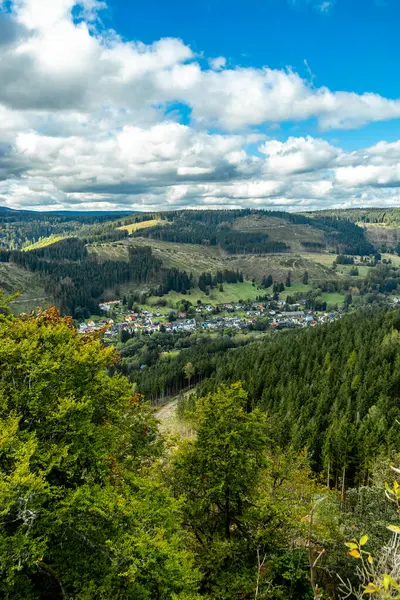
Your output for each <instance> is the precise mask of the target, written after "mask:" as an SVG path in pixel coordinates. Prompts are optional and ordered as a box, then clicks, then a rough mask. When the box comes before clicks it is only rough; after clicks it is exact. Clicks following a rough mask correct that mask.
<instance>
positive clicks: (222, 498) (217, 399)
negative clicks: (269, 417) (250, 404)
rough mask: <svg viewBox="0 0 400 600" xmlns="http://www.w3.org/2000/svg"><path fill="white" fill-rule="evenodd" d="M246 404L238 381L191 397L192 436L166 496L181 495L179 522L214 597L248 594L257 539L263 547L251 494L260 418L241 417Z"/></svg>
mask: <svg viewBox="0 0 400 600" xmlns="http://www.w3.org/2000/svg"><path fill="white" fill-rule="evenodd" d="M246 405H247V394H246V392H245V391H244V390H243V388H242V386H241V384H240V383H235V384H233V385H231V386H221V387H220V388H219V389H218V391H217V392H216V393H215V394H209V395H208V396H206V397H204V398H201V399H199V400H198V402H197V407H196V412H195V417H194V427H195V429H196V432H197V436H196V438H195V439H194V440H189V441H187V442H186V443H184V444H183V445H182V447H181V448H180V449H179V450H178V451H177V453H176V454H175V456H174V458H173V462H172V469H171V473H170V477H171V486H172V489H173V491H174V493H175V494H176V495H177V496H178V497H179V496H182V495H183V496H184V498H185V502H184V503H183V504H182V512H183V518H184V521H185V523H187V526H188V529H189V530H190V532H191V533H192V534H193V535H194V536H195V540H197V541H196V542H195V547H196V552H197V555H198V560H199V564H200V567H201V569H202V571H203V573H204V578H203V584H202V587H203V588H204V591H206V592H207V593H209V594H210V597H212V598H214V599H217V598H221V599H222V598H226V597H231V598H232V597H236V594H238V593H239V591H242V592H244V591H246V589H247V587H248V586H250V587H249V589H254V580H255V579H254V578H255V570H256V562H257V561H256V555H257V552H256V546H257V541H256V538H257V536H258V542H259V543H260V544H262V543H264V542H265V540H263V535H264V534H263V531H264V529H265V522H264V521H263V519H265V518H266V515H265V514H264V512H263V510H262V509H261V508H260V507H259V508H258V509H255V506H254V495H255V493H256V491H257V486H258V483H259V477H260V474H261V472H262V470H263V468H264V467H265V465H266V456H265V450H266V445H267V437H266V420H265V416H264V415H263V414H262V413H261V412H260V411H258V410H255V411H254V412H252V413H248V412H247V410H246ZM267 523H269V520H268V519H267ZM251 531H253V533H251ZM255 531H257V532H258V533H257V534H255ZM270 535H271V534H270ZM262 540H263V541H262ZM224 594H225V595H224Z"/></svg>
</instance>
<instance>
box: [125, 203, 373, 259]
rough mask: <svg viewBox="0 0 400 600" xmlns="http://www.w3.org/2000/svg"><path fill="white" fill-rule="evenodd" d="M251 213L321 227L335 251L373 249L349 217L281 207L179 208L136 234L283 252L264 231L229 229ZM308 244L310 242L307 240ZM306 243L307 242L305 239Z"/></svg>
mask: <svg viewBox="0 0 400 600" xmlns="http://www.w3.org/2000/svg"><path fill="white" fill-rule="evenodd" d="M250 215H260V216H266V217H278V218H281V219H284V220H285V221H287V222H288V223H292V224H295V225H296V224H301V225H311V226H312V227H314V228H317V229H321V230H322V231H323V232H324V234H325V237H326V240H327V244H328V245H329V246H330V247H331V248H332V249H334V250H335V251H336V252H337V253H339V252H340V253H345V254H359V255H369V254H374V253H375V249H374V247H373V246H372V244H370V242H368V240H367V239H366V237H365V232H364V230H363V229H362V228H361V227H358V225H356V224H355V223H353V222H351V221H350V220H348V219H341V218H338V217H336V216H334V215H332V216H331V215H325V214H324V215H319V213H316V214H315V216H314V217H310V216H308V215H296V214H289V213H284V212H280V211H263V210H250V209H243V210H216V211H205V210H204V211H200V210H197V211H178V212H170V213H168V212H167V213H163V214H162V217H163V218H164V219H167V220H168V221H169V224H168V226H167V227H166V226H158V227H153V228H151V229H148V230H147V231H141V232H138V234H137V235H142V236H146V237H149V238H153V239H161V240H164V241H168V242H179V243H184V244H186V243H187V244H207V245H210V246H220V247H221V248H223V249H224V250H226V251H227V252H229V253H234V254H265V253H273V252H285V251H287V250H289V249H290V248H289V246H288V245H287V244H285V243H284V242H283V241H272V240H270V239H269V237H268V235H267V233H265V232H261V231H260V232H252V231H248V232H245V231H240V230H236V229H232V226H233V224H234V222H235V221H236V220H237V219H239V218H243V217H247V216H250ZM310 244H313V243H312V242H310ZM305 247H308V246H307V242H306V243H305ZM323 247H325V244H316V245H315V244H314V245H311V248H312V249H314V250H317V249H321V248H323Z"/></svg>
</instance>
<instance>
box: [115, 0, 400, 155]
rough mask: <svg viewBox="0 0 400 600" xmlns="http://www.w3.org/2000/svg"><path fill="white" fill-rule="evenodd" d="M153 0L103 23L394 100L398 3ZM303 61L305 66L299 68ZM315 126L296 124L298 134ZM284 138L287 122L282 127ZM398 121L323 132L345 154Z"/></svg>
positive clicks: (397, 91)
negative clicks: (176, 40) (179, 41)
mask: <svg viewBox="0 0 400 600" xmlns="http://www.w3.org/2000/svg"><path fill="white" fill-rule="evenodd" d="M324 4H325V3H324V2H323V1H315V2H314V1H312V0H309V1H308V0H297V1H292V0H246V1H241V0H233V1H229V0H195V1H193V2H187V1H185V0H170V1H169V2H164V1H157V0H153V1H151V2H141V3H137V5H136V6H135V7H134V8H133V6H132V3H131V2H129V1H127V0H112V1H110V2H108V6H109V10H108V12H107V14H106V15H104V16H105V23H106V24H108V23H110V24H111V26H113V27H115V28H116V29H117V31H118V32H119V33H121V34H122V35H124V36H125V37H126V38H127V39H131V38H132V37H134V38H137V39H140V40H142V41H144V42H146V43H151V42H153V41H154V40H155V39H159V38H163V37H178V38H181V39H182V40H183V41H184V42H185V43H186V44H189V45H190V46H191V47H192V48H193V50H194V51H195V52H199V53H204V55H205V56H220V55H222V56H225V57H226V58H227V61H228V65H231V66H233V65H234V66H237V65H240V66H243V67H259V68H261V67H264V66H268V67H271V68H277V69H284V68H288V67H291V68H293V69H294V70H295V71H296V72H298V73H299V74H301V75H302V76H303V77H305V78H310V79H311V78H312V80H313V82H314V84H315V85H316V86H327V87H328V88H330V89H332V90H343V91H348V92H356V93H358V94H362V93H364V92H375V93H377V94H380V95H382V96H385V97H387V98H393V99H395V98H400V78H399V77H398V75H397V74H398V73H400V44H399V23H400V2H398V1H397V0H382V1H379V0H333V1H332V2H330V3H329V6H327V7H326V8H325V9H323V7H324ZM305 61H306V63H307V65H308V67H307V66H306V64H305ZM313 127H314V129H316V127H315V124H308V125H307V126H304V127H303V126H302V125H301V124H296V125H295V130H294V131H296V135H304V134H307V133H309V132H310V131H312V130H313ZM283 129H284V132H283V133H282V135H281V136H280V137H284V136H285V133H286V132H288V133H289V134H290V132H291V131H293V125H291V124H290V125H289V126H288V127H283ZM399 134H400V121H394V122H393V121H392V122H390V123H384V124H380V126H376V125H372V126H369V127H366V128H363V130H362V131H356V132H351V133H349V132H346V133H344V134H340V133H336V134H335V135H333V134H331V133H329V134H328V135H326V134H323V137H324V138H326V139H328V140H332V139H333V140H339V141H340V142H342V143H343V145H344V146H345V147H346V148H347V149H353V148H359V147H361V146H362V145H364V144H368V145H369V144H371V145H372V144H373V143H375V142H377V141H379V140H380V139H382V136H383V137H384V138H385V139H388V140H389V139H390V140H391V141H393V140H395V139H398V138H399Z"/></svg>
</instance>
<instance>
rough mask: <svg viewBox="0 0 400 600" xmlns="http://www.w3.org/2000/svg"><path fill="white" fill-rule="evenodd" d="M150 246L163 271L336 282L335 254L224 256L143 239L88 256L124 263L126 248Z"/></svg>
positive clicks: (101, 247) (98, 247) (99, 248)
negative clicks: (173, 269)
mask: <svg viewBox="0 0 400 600" xmlns="http://www.w3.org/2000/svg"><path fill="white" fill-rule="evenodd" d="M139 245H141V246H151V247H152V249H153V252H154V255H155V256H156V257H157V258H160V259H161V260H162V262H163V264H164V266H165V267H176V268H177V269H180V270H184V271H187V272H188V273H190V272H191V273H193V274H194V275H195V276H198V275H200V274H201V273H202V272H203V271H209V272H212V273H215V272H216V271H218V270H223V269H233V270H236V269H238V270H241V271H243V273H244V275H245V278H246V279H252V278H253V277H254V278H255V279H256V281H261V280H262V278H263V277H264V275H269V274H271V275H272V277H273V279H274V280H275V281H279V282H281V281H283V282H284V281H285V280H286V276H287V273H288V271H291V274H292V280H293V281H297V282H301V281H302V278H303V275H304V272H305V271H308V274H309V278H310V280H312V281H322V280H326V279H336V278H337V277H338V276H340V275H337V274H336V273H335V272H334V271H332V269H331V268H329V267H331V266H332V264H333V261H334V259H335V258H336V255H335V254H320V253H315V254H313V253H305V254H301V255H300V254H297V255H296V254H292V253H287V254H262V255H252V254H238V255H232V254H227V253H226V252H224V250H222V249H220V248H216V247H215V246H200V245H199V244H178V243H174V242H163V241H160V240H152V239H147V238H135V239H130V240H124V241H121V242H114V243H112V244H92V245H89V246H88V250H89V252H92V253H93V254H96V255H97V257H98V259H99V260H110V259H112V260H127V259H128V247H129V246H139Z"/></svg>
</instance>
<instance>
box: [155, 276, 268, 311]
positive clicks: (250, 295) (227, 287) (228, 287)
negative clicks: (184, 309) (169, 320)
mask: <svg viewBox="0 0 400 600" xmlns="http://www.w3.org/2000/svg"><path fill="white" fill-rule="evenodd" d="M223 288H224V291H223V292H220V291H219V289H218V288H213V289H212V290H211V293H210V295H209V296H206V294H204V293H203V292H202V291H201V290H199V289H198V288H195V289H193V290H190V294H186V295H183V294H179V293H178V292H169V293H168V294H165V296H163V300H165V301H166V303H167V309H171V308H176V305H177V304H178V303H179V302H182V301H183V300H189V301H190V302H191V303H192V304H193V305H196V304H197V300H200V301H201V303H202V304H211V305H213V306H215V305H216V304H229V303H236V302H238V301H239V300H255V299H256V297H257V296H261V295H263V294H264V293H265V292H264V290H260V289H258V288H257V286H255V287H254V286H253V285H252V283H251V281H244V282H243V283H224V284H223ZM157 300H158V296H151V297H150V298H149V299H148V301H147V305H148V306H149V307H154V306H156V305H157ZM161 312H162V311H161Z"/></svg>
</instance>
